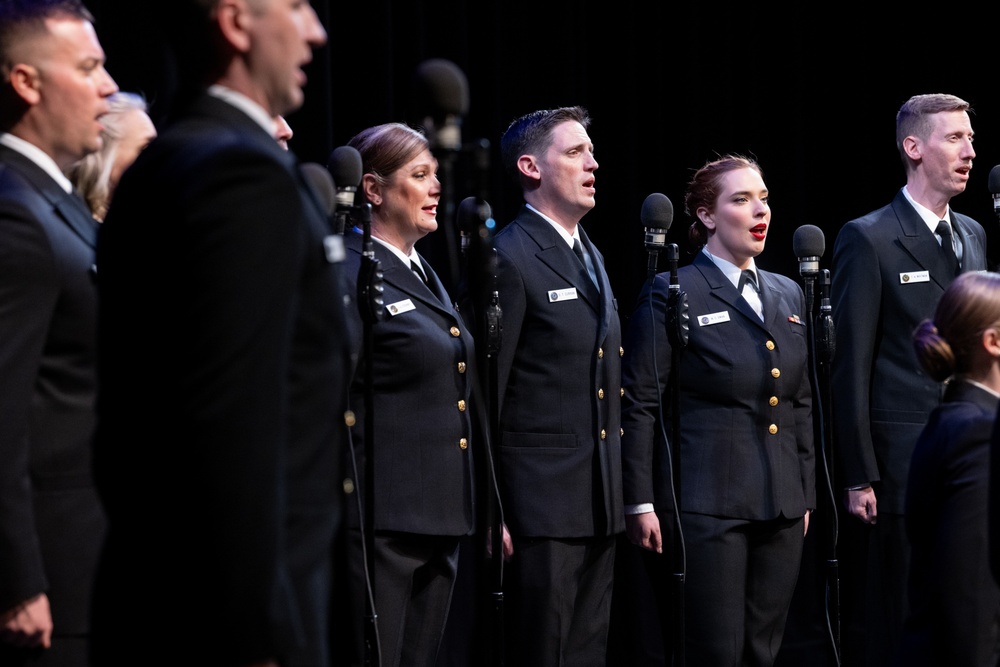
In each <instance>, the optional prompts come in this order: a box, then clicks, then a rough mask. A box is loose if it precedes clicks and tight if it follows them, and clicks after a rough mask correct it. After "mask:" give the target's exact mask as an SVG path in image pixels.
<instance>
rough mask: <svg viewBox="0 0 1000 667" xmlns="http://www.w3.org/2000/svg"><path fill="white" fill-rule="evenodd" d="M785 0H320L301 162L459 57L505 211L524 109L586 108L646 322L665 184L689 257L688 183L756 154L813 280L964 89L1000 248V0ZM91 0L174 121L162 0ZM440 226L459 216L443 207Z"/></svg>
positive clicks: (977, 185)
mask: <svg viewBox="0 0 1000 667" xmlns="http://www.w3.org/2000/svg"><path fill="white" fill-rule="evenodd" d="M165 4H167V5H168V6H169V3H165ZM769 4H770V3H753V4H745V5H743V6H739V7H737V8H735V9H734V8H731V7H726V6H725V5H724V4H723V5H720V4H717V3H707V2H706V3H651V2H646V1H638V0H616V1H615V2H606V1H605V2H600V1H595V0H590V1H579V0H577V1H574V2H567V1H565V0H549V1H547V0H530V1H527V0H504V1H502V2H495V1H492V2H467V3H451V2H422V1H412V2H398V1H394V0H363V1H359V2H345V1H343V0H338V1H335V0H315V1H314V2H313V6H314V7H315V8H316V11H317V13H318V14H319V16H320V19H321V20H322V22H323V24H324V25H325V26H326V28H327V32H328V33H329V42H328V44H327V45H326V46H324V47H323V48H322V49H320V50H319V51H318V52H317V53H316V57H315V60H314V62H313V63H311V64H310V65H309V67H308V69H307V73H308V74H309V84H308V86H307V87H306V102H305V105H304V106H303V108H302V109H301V110H299V111H297V112H295V113H294V114H291V115H290V116H289V119H288V120H289V122H290V124H291V125H292V127H293V129H294V131H295V137H294V138H293V139H292V141H291V144H290V145H291V148H292V150H294V151H295V152H296V153H297V154H298V155H299V157H300V158H301V159H302V160H304V161H311V162H320V163H323V164H325V163H326V160H327V157H328V156H329V154H330V152H331V151H332V150H333V149H334V148H336V147H337V146H340V145H342V144H344V143H346V142H347V141H348V139H350V137H351V136H353V135H354V134H355V133H356V132H358V131H359V130H361V129H363V128H365V127H368V126H370V125H374V124H377V123H382V122H387V121H404V122H411V123H415V122H417V120H418V119H417V118H416V117H415V114H416V113H417V111H416V110H418V109H419V108H420V107H421V104H424V105H426V101H422V100H414V99H412V98H413V95H412V90H411V88H412V85H411V83H412V80H413V78H414V73H415V71H416V69H417V67H418V66H419V65H420V64H421V63H422V62H424V61H426V60H428V59H432V58H444V59H447V60H450V61H452V62H454V63H455V64H456V65H457V66H458V67H459V68H460V69H461V70H462V72H464V73H465V75H466V78H467V81H468V89H469V97H470V105H469V110H468V113H467V114H466V116H465V117H464V119H463V125H462V138H463V141H464V142H466V143H471V142H473V141H475V140H478V139H486V140H488V141H489V142H490V144H491V151H490V154H491V161H490V169H489V180H488V199H489V201H490V202H491V203H492V204H493V209H494V214H495V217H496V219H497V221H498V222H499V223H500V224H503V223H504V222H506V220H508V219H510V218H511V217H513V215H514V213H515V212H516V207H517V205H518V204H519V201H520V199H519V192H518V191H517V189H516V188H514V187H512V183H511V181H510V180H509V179H508V178H507V177H506V176H505V175H504V174H503V173H502V170H501V169H500V166H499V140H500V135H501V134H502V133H503V131H504V129H505V128H506V127H507V124H508V123H509V122H510V121H511V120H512V119H514V118H515V117H517V116H519V115H521V114H523V113H526V112H528V111H531V110H534V109H540V108H548V107H555V106H563V105H574V104H579V105H582V106H585V107H586V108H587V109H588V110H589V111H590V113H591V116H592V119H593V122H592V125H591V128H590V135H591V138H592V139H593V140H594V144H595V148H596V156H597V159H598V162H599V163H600V168H599V169H598V171H597V206H596V207H595V208H594V210H593V211H592V212H591V213H590V214H588V215H587V216H586V217H585V218H584V226H585V228H586V229H587V233H588V234H590V236H591V238H592V239H593V240H594V241H595V243H596V244H597V246H598V247H599V248H600V249H601V250H602V252H603V253H604V254H605V257H606V258H607V263H608V272H609V274H610V277H611V282H612V286H613V288H614V290H615V293H616V295H617V297H618V300H619V304H620V306H621V312H622V313H623V315H625V316H626V317H627V315H628V314H629V313H630V312H631V307H632V304H633V303H634V300H635V296H636V295H637V293H638V291H639V289H640V288H641V286H642V283H643V281H644V280H645V279H646V267H647V257H648V255H647V253H646V251H645V249H644V246H643V231H642V226H641V222H640V218H639V212H640V209H641V207H642V202H643V200H644V199H645V198H646V196H647V195H649V194H650V193H653V192H661V193H663V194H665V195H667V196H668V197H669V198H670V199H671V201H672V202H673V203H674V209H675V217H674V224H673V226H672V227H671V229H670V234H669V236H668V241H670V242H676V243H678V244H679V245H680V246H681V249H682V254H681V257H682V264H683V263H684V262H685V261H686V259H687V254H686V252H685V249H686V246H685V241H684V239H685V238H686V230H687V227H688V225H689V224H690V218H689V217H688V216H686V215H684V213H683V193H684V187H685V184H686V183H687V181H688V180H689V178H690V176H691V174H692V172H693V170H694V169H695V168H697V167H698V166H700V165H701V164H702V163H704V162H705V161H706V160H708V159H711V158H712V157H713V156H716V155H719V154H723V153H727V152H740V153H745V154H748V155H752V156H754V157H756V159H757V160H758V161H759V162H760V164H761V166H762V167H763V169H764V175H765V180H766V183H767V185H768V187H769V189H770V191H771V207H772V227H771V230H770V233H769V235H768V242H767V247H766V249H765V250H764V252H763V254H762V255H761V256H760V257H759V258H758V261H759V263H760V265H761V266H762V267H764V268H766V269H771V270H774V271H778V272H781V273H786V274H787V275H790V276H792V277H797V276H798V263H797V261H796V258H795V256H794V253H793V251H792V235H793V233H794V231H795V229H796V228H797V227H799V226H800V225H804V224H813V225H817V226H818V227H820V228H821V229H822V230H823V231H824V233H825V236H826V247H827V252H826V253H825V255H824V257H823V261H822V263H821V265H822V266H823V267H824V268H826V267H828V265H829V259H830V257H831V255H832V250H833V241H834V238H835V236H836V233H837V230H838V229H839V227H840V225H842V224H843V223H844V222H845V221H847V220H849V219H851V218H853V217H856V216H859V215H862V214H864V213H866V212H867V211H869V210H872V209H874V208H877V207H880V206H882V205H884V204H886V203H888V202H889V201H890V200H891V199H892V197H893V196H894V194H895V191H896V189H897V188H899V187H900V186H901V185H902V183H903V168H902V165H901V164H900V160H899V156H898V154H897V152H896V148H895V141H894V120H895V113H896V110H897V109H898V108H899V106H900V105H901V104H902V103H903V102H904V101H905V100H906V99H907V98H908V97H909V96H911V95H914V94H918V93H927V92H948V93H952V94H955V95H958V96H960V97H962V98H964V99H966V100H968V101H969V102H970V103H971V104H972V105H973V112H974V113H973V118H972V122H973V128H974V129H975V130H976V133H977V135H978V136H977V142H976V150H977V153H978V156H977V158H976V161H975V167H974V169H973V171H972V175H971V179H970V181H969V186H968V190H967V191H966V193H965V194H963V195H961V196H960V197H958V198H956V199H955V200H954V201H953V204H954V206H955V208H956V209H957V210H959V211H961V212H963V213H966V214H969V215H972V216H973V217H974V218H976V219H978V220H979V221H980V222H981V223H982V224H983V225H984V226H985V227H986V229H987V231H988V232H989V237H990V241H991V246H992V247H991V249H990V254H991V257H993V258H994V263H995V262H996V258H997V257H998V256H1000V247H998V246H1000V243H997V242H996V238H997V227H998V225H997V222H996V220H995V215H994V213H993V210H992V198H991V196H990V193H989V191H988V189H987V176H988V174H989V171H990V168H991V167H992V166H993V165H995V164H996V163H997V162H998V161H1000V136H998V133H1000V93H998V91H997V84H998V81H997V79H998V78H1000V77H998V76H997V70H998V69H1000V68H998V67H997V66H996V62H997V61H996V58H995V55H994V53H993V51H994V49H993V48H992V47H991V46H990V45H991V44H995V42H994V40H992V39H988V40H980V39H978V38H977V35H980V34H986V33H987V32H988V29H989V28H990V27H991V23H992V22H993V21H996V20H997V12H996V10H995V9H987V8H985V7H986V6H984V7H983V8H982V9H978V10H977V9H973V8H972V7H971V6H970V5H965V4H963V5H956V6H954V7H949V8H942V9H935V10H934V11H924V10H916V9H915V8H913V7H910V8H909V9H907V10H906V12H907V15H905V16H897V17H894V18H891V19H890V18H887V17H885V16H874V15H873V10H874V9H875V5H872V4H870V3H868V4H866V5H862V6H861V7H859V8H851V7H850V6H847V5H845V4H843V3H837V4H833V5H822V4H821V5H811V4H810V5H807V4H797V5H790V6H787V7H790V8H785V9H781V10H779V9H776V8H769V7H768V5H769ZM782 4H784V3H782ZM88 5H89V6H90V7H91V9H92V10H93V11H94V13H95V15H96V16H97V29H98V34H99V36H100V38H101V41H102V43H103V45H104V47H105V49H106V51H107V53H108V58H109V60H108V70H109V71H110V72H111V74H112V75H113V76H114V77H115V78H116V79H117V81H118V83H119V85H120V86H121V87H122V88H123V89H126V90H138V91H141V92H144V93H145V94H146V95H147V96H148V97H149V98H150V99H151V100H152V101H153V102H154V109H153V113H154V115H156V116H157V118H159V114H161V113H164V112H165V108H166V106H167V104H166V103H165V102H166V100H167V98H169V94H170V91H171V81H172V79H171V75H170V71H169V68H168V67H167V65H166V60H165V56H164V55H163V53H162V51H161V49H159V48H158V47H157V44H158V37H157V36H156V30H157V25H158V24H159V23H160V22H159V21H158V18H157V16H156V15H155V13H154V12H153V11H151V7H152V6H155V3H152V2H149V1H148V0H90V1H89V3H88ZM884 11H886V12H888V11H889V10H888V9H885V10H884ZM879 13H880V14H881V13H882V12H879ZM456 174H457V176H458V177H457V178H456V182H455V188H454V192H453V194H452V195H451V196H450V197H448V199H450V200H451V201H452V202H454V203H457V202H459V201H461V200H462V199H463V198H464V197H466V196H470V195H474V194H479V192H480V191H481V189H480V188H479V186H478V185H477V182H476V181H474V180H473V178H472V177H471V176H468V177H466V175H468V174H469V170H458V171H457V172H456ZM446 196H447V195H446ZM439 223H440V224H441V226H442V227H445V226H448V225H454V221H453V220H446V219H443V216H442V217H439ZM439 232H440V230H439ZM442 236H443V234H442ZM659 267H660V269H661V270H663V269H665V268H666V266H665V261H664V259H663V258H661V259H660V264H659ZM440 268H441V269H442V273H443V272H444V271H445V270H446V268H447V267H440Z"/></svg>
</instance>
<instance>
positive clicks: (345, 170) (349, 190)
mask: <svg viewBox="0 0 1000 667" xmlns="http://www.w3.org/2000/svg"><path fill="white" fill-rule="evenodd" d="M326 168H327V169H328V170H329V171H330V174H331V175H332V176H333V182H334V183H336V184H337V188H336V209H335V210H334V212H335V213H336V223H335V226H336V230H335V231H336V232H337V233H338V234H343V233H344V227H346V226H347V217H348V215H349V214H350V213H351V210H352V209H353V208H354V195H355V193H356V192H357V191H358V186H359V185H360V184H361V172H362V165H361V153H359V152H358V150H357V149H356V148H354V147H353V146H338V147H337V148H335V149H333V152H332V153H330V158H329V159H328V160H327V162H326Z"/></svg>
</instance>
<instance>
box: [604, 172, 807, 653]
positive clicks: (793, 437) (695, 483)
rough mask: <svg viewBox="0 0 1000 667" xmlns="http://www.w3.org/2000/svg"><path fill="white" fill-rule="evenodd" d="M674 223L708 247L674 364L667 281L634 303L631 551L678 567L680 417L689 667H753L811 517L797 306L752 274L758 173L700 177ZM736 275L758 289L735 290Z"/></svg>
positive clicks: (629, 392) (693, 269)
mask: <svg viewBox="0 0 1000 667" xmlns="http://www.w3.org/2000/svg"><path fill="white" fill-rule="evenodd" d="M685 210H686V211H687V212H688V214H689V215H694V216H696V219H695V222H694V223H693V224H692V226H691V231H690V235H691V240H692V242H693V243H694V244H695V245H696V246H704V247H703V249H702V250H701V251H700V252H699V253H698V254H697V255H696V256H695V258H694V260H693V262H692V263H691V264H690V265H689V266H685V267H684V268H682V269H680V270H679V271H678V274H679V275H678V283H679V289H680V290H682V291H683V292H684V293H686V295H687V304H688V311H689V314H690V318H691V319H690V332H689V336H688V341H687V344H686V346H684V347H683V348H682V349H681V350H680V354H679V363H678V365H677V366H676V367H673V365H672V364H673V360H674V359H673V353H672V347H671V339H670V337H668V334H667V323H668V318H667V302H668V294H669V282H670V278H671V276H670V274H669V272H666V273H661V274H659V275H657V276H656V277H655V280H654V282H653V283H652V284H651V285H650V284H648V283H647V285H646V287H645V288H644V289H643V291H642V293H641V294H640V296H639V299H638V303H637V306H636V310H635V313H634V315H633V316H632V318H631V319H630V321H629V328H628V336H627V338H626V345H625V350H626V353H625V359H624V366H623V370H622V375H623V385H624V387H625V397H624V400H623V408H622V411H623V416H622V427H623V429H624V432H625V434H624V436H623V438H622V468H623V476H624V494H625V503H626V524H627V526H628V536H629V539H630V540H631V541H632V542H633V543H634V544H637V545H639V546H640V547H643V548H645V549H649V550H651V551H656V552H660V551H662V552H664V553H666V554H670V553H672V552H673V546H674V545H673V544H672V539H675V537H674V538H671V537H670V536H672V535H673V536H676V530H674V529H673V525H674V522H675V516H674V513H675V509H674V502H673V493H674V489H673V485H672V481H671V478H672V474H671V470H670V460H669V456H670V452H669V450H668V449H667V445H666V443H667V442H668V441H669V438H670V433H671V430H672V421H671V420H672V419H674V418H679V420H680V421H679V434H680V442H673V443H670V445H671V446H672V447H679V448H680V498H679V503H680V508H681V527H682V529H683V537H684V540H685V546H686V554H687V559H686V565H687V578H686V583H685V588H684V600H685V605H684V609H685V627H686V633H685V653H686V658H687V663H686V664H688V665H691V666H692V667H693V666H695V665H754V666H755V667H763V666H766V665H771V664H772V663H773V662H774V659H775V656H776V655H777V653H778V650H779V648H780V647H781V640H782V636H783V632H784V627H785V619H786V617H787V615H788V609H789V607H790V605H791V600H792V594H793V592H794V590H795V584H796V580H797V576H798V571H799V563H800V560H801V555H802V546H803V542H804V537H805V533H806V531H807V530H808V528H809V516H810V512H811V509H812V508H814V507H815V503H816V491H815V479H814V476H815V454H814V451H813V425H812V393H811V388H810V384H809V368H808V341H807V329H806V320H805V317H806V316H807V313H806V312H805V297H804V295H803V292H802V288H801V287H800V286H799V285H798V284H797V283H795V282H794V281H792V280H791V279H789V278H787V277H785V276H781V275H778V274H774V273H770V272H768V271H762V270H761V269H759V268H758V267H757V266H756V265H755V262H754V257H756V256H757V255H758V254H760V252H761V251H762V250H763V249H764V242H765V239H766V236H767V233H768V231H769V228H770V221H771V212H770V208H769V206H768V191H767V189H766V187H765V185H764V180H763V176H762V174H761V171H760V167H759V166H758V165H757V164H756V163H755V162H752V161H750V160H748V159H746V158H744V157H740V156H724V157H722V158H720V159H718V160H715V161H713V162H709V163H708V164H706V165H705V166H703V167H702V168H701V169H699V170H698V171H697V172H696V173H695V175H694V178H693V179H692V181H691V183H690V184H689V186H688V191H687V195H686V197H685ZM747 270H748V271H750V272H752V273H753V274H754V276H755V278H756V284H757V287H756V288H755V287H754V286H753V284H752V283H750V282H748V283H747V284H745V285H744V284H743V282H741V272H746V271H747ZM741 287H742V292H741V291H740V288H741ZM760 313H762V315H761V314H760ZM674 387H676V388H677V391H678V392H679V396H678V397H677V398H678V406H679V407H678V409H677V410H678V413H679V414H678V415H673V414H671V404H672V398H673V395H672V391H671V390H672V389H673V388H674ZM664 420H665V421H664ZM668 563H669V561H663V562H662V566H663V567H668V566H669V567H671V568H674V569H673V570H672V571H678V570H677V567H678V565H677V564H669V565H668Z"/></svg>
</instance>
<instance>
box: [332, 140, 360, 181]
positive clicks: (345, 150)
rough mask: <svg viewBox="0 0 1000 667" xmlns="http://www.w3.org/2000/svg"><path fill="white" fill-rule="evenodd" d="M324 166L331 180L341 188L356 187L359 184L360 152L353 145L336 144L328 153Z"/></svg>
mask: <svg viewBox="0 0 1000 667" xmlns="http://www.w3.org/2000/svg"><path fill="white" fill-rule="evenodd" d="M326 168H327V169H329V170H330V175H331V176H333V182H334V183H336V184H338V185H339V186H340V187H342V188H356V187H358V186H359V185H360V184H361V173H362V166H361V153H359V152H358V149H356V148H355V147H354V146H338V147H337V148H334V149H333V152H332V153H330V159H329V160H327V163H326Z"/></svg>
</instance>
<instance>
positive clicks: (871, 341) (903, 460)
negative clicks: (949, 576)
mask: <svg viewBox="0 0 1000 667" xmlns="http://www.w3.org/2000/svg"><path fill="white" fill-rule="evenodd" d="M968 109H969V105H968V103H967V102H965V101H964V100H961V99H959V98H957V97H954V96H952V95H943V94H931V95H917V96H915V97H912V98H910V99H909V100H908V101H907V102H906V103H905V104H903V106H902V107H901V108H900V110H899V112H898V114H897V116H896V147H897V148H898V150H899V153H900V157H901V158H902V160H903V164H904V167H905V169H906V185H905V186H904V187H903V188H902V189H901V190H900V191H899V192H898V193H897V194H896V197H895V198H894V199H893V201H892V203H890V204H889V205H888V206H885V207H883V208H881V209H879V210H877V211H874V212H872V213H869V214H868V215H865V216H863V217H861V218H858V219H856V220H852V221H850V222H848V223H847V224H846V225H844V227H843V228H842V229H841V230H840V232H839V233H838V235H837V239H836V242H835V244H834V250H833V265H832V271H833V282H832V285H831V293H830V296H831V302H832V306H833V321H834V327H835V330H836V336H837V348H836V354H835V355H834V357H833V363H832V366H831V376H830V380H831V389H832V399H833V429H834V430H833V434H834V443H833V446H834V454H835V456H836V460H837V464H838V467H837V469H836V475H835V483H836V485H837V487H838V488H839V489H842V490H843V499H844V505H845V507H846V509H847V512H849V514H850V515H851V516H848V517H846V518H845V520H844V521H841V523H840V525H841V548H840V550H839V551H840V557H841V565H842V567H841V574H842V582H843V584H842V586H841V590H842V591H843V595H842V600H843V611H842V614H841V616H842V618H843V620H844V632H843V638H844V639H843V645H844V657H845V663H847V662H850V663H851V664H859V665H862V664H864V665H879V666H884V665H886V664H888V663H889V662H890V660H891V656H892V653H893V651H894V650H895V647H896V646H897V644H898V642H899V636H900V628H901V624H902V620H903V616H904V614H905V612H906V609H907V603H906V581H907V572H908V570H909V560H910V556H909V546H908V543H907V539H906V534H905V529H904V525H903V503H904V499H905V497H906V480H907V475H908V471H909V468H910V459H911V457H912V456H913V447H914V444H915V443H916V441H917V436H918V435H919V434H920V430H921V429H922V428H923V426H924V424H925V422H926V421H927V417H928V415H930V412H931V410H933V409H934V406H936V405H938V403H940V402H941V398H942V386H941V385H940V384H939V383H938V382H935V381H934V380H933V379H932V378H930V377H928V376H927V375H926V374H925V373H924V372H922V370H921V369H920V366H919V363H918V361H917V358H916V356H915V354H914V352H913V345H912V340H911V335H912V333H913V331H914V329H916V327H917V325H918V324H919V323H920V322H921V321H922V320H923V319H925V318H927V317H930V316H931V315H932V314H933V312H934V307H935V305H936V304H937V302H938V299H940V298H941V295H942V294H943V293H944V290H945V289H946V288H947V287H948V285H949V284H950V283H951V281H952V280H954V278H955V275H956V274H957V273H959V272H960V271H981V270H984V269H986V235H985V232H984V230H983V228H982V226H981V225H980V224H979V223H978V222H976V221H975V220H973V219H972V218H969V217H968V216H964V215H961V214H959V213H956V212H955V211H954V210H952V209H951V207H950V204H949V202H950V200H951V198H952V197H954V196H955V195H958V194H961V193H962V192H964V191H965V187H966V184H967V182H968V179H969V171H970V170H971V168H972V160H973V158H975V156H976V152H975V150H974V149H973V147H972V140H973V131H972V124H971V122H970V120H969V114H968ZM941 221H945V222H946V223H947V227H944V228H943V231H944V232H945V234H946V235H945V236H942V234H941V233H940V232H937V231H936V230H937V229H938V228H939V225H940V224H941ZM948 227H950V230H949V229H948ZM947 234H950V235H951V238H952V239H953V241H954V243H953V242H952V241H951V240H949V239H948V237H947ZM956 258H957V263H956ZM858 520H860V522H863V523H859V521H858Z"/></svg>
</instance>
